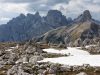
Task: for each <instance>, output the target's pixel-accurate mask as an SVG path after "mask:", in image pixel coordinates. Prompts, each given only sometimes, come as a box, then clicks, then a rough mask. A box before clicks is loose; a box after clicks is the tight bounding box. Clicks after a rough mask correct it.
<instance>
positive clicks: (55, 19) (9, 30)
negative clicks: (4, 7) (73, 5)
mask: <svg viewBox="0 0 100 75" xmlns="http://www.w3.org/2000/svg"><path fill="white" fill-rule="evenodd" d="M70 22H71V21H70ZM68 23H69V22H68V21H67V19H66V17H65V16H63V15H62V13H61V12H60V11H58V10H50V11H48V14H47V16H45V17H41V16H40V15H39V12H36V13H35V14H34V15H33V14H27V15H26V16H25V15H24V14H20V15H19V16H18V17H16V18H13V19H12V20H10V21H9V22H8V23H7V24H5V25H1V26H0V41H2V42H6V41H24V40H29V39H32V38H33V37H37V36H40V35H41V34H44V33H45V32H47V31H49V30H51V29H54V28H57V27H60V26H65V25H67V24H68Z"/></svg>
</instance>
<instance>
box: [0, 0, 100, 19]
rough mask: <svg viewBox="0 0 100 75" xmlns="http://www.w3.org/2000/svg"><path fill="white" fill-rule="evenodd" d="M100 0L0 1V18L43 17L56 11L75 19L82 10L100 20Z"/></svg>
mask: <svg viewBox="0 0 100 75" xmlns="http://www.w3.org/2000/svg"><path fill="white" fill-rule="evenodd" d="M99 7H100V0H0V17H8V18H13V17H16V16H18V15H19V13H24V14H26V13H35V12H36V11H39V12H40V14H41V15H45V14H46V13H47V11H48V10H50V9H58V10H60V11H62V13H63V14H65V15H66V16H67V17H69V16H71V17H73V18H75V17H76V16H77V15H78V14H80V13H82V12H83V11H84V10H86V9H87V10H90V11H91V13H92V15H93V17H94V18H96V19H100V16H99V13H100V8H99Z"/></svg>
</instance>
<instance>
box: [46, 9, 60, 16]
mask: <svg viewBox="0 0 100 75" xmlns="http://www.w3.org/2000/svg"><path fill="white" fill-rule="evenodd" d="M55 15H62V13H61V12H60V11H58V10H49V11H48V14H47V16H55Z"/></svg>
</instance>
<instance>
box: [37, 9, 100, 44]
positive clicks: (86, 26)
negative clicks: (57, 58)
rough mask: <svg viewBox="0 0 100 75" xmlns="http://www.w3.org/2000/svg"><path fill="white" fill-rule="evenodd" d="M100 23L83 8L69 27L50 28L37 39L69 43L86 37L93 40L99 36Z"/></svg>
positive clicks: (83, 39)
mask: <svg viewBox="0 0 100 75" xmlns="http://www.w3.org/2000/svg"><path fill="white" fill-rule="evenodd" d="M99 33H100V23H98V22H97V21H95V20H94V19H93V18H92V16H91V14H90V12H89V11H88V10H85V11H84V12H83V14H81V15H80V16H79V17H78V18H76V19H75V20H74V21H73V23H72V25H71V26H70V27H66V26H64V27H59V28H57V29H54V30H51V31H49V32H47V33H45V34H44V35H42V36H41V37H40V38H38V40H37V41H42V42H46V43H50V42H51V43H57V44H59V43H63V44H65V43H67V44H68V43H71V42H75V43H76V42H79V41H81V42H83V41H85V40H86V39H88V40H93V39H95V38H99V37H100V34H99Z"/></svg>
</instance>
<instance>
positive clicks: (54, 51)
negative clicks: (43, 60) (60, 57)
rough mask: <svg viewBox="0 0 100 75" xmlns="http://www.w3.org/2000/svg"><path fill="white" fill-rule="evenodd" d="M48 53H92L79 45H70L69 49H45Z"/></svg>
mask: <svg viewBox="0 0 100 75" xmlns="http://www.w3.org/2000/svg"><path fill="white" fill-rule="evenodd" d="M43 51H44V52H47V53H56V54H68V55H69V54H70V55H90V54H89V53H88V52H87V51H84V50H80V49H79V48H78V47H73V48H72V47H68V49H63V50H57V49H53V48H49V49H43Z"/></svg>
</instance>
